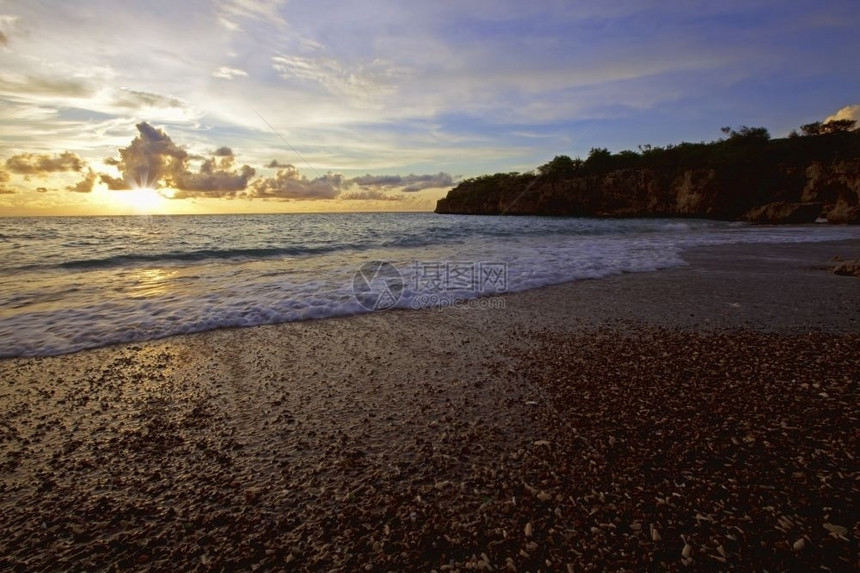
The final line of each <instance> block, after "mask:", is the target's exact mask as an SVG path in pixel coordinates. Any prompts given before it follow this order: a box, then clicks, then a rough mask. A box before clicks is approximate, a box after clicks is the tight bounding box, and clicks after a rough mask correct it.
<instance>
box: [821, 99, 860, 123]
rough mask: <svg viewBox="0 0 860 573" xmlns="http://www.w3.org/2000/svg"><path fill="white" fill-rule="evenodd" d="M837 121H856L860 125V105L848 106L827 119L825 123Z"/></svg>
mask: <svg viewBox="0 0 860 573" xmlns="http://www.w3.org/2000/svg"><path fill="white" fill-rule="evenodd" d="M837 119H853V120H854V121H856V122H858V123H860V104H857V103H855V104H854V105H846V106H845V107H843V108H842V109H840V110H839V111H837V112H836V113H834V114H833V115H831V116H830V117H828V118H827V119H825V120H824V123H827V122H828V121H833V120H837Z"/></svg>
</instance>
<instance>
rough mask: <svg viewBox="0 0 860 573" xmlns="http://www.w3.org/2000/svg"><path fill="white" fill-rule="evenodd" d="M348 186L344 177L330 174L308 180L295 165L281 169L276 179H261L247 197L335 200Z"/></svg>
mask: <svg viewBox="0 0 860 573" xmlns="http://www.w3.org/2000/svg"><path fill="white" fill-rule="evenodd" d="M345 185H346V181H345V179H344V177H343V175H341V174H339V173H328V174H326V175H323V176H322V177H317V178H314V179H308V178H307V177H305V176H304V175H300V174H299V171H298V169H296V167H295V166H294V165H287V166H286V167H285V168H284V169H280V170H279V171H278V172H277V173H276V174H275V175H274V177H266V178H261V179H258V180H256V181H254V182H253V183H252V184H251V187H250V188H249V190H248V191H247V192H246V193H245V195H244V196H245V197H247V198H251V199H255V198H259V199H276V200H285V201H286V200H290V199H295V200H318V199H335V198H337V196H338V195H339V194H340V191H341V189H342V188H343V187H344V186H345Z"/></svg>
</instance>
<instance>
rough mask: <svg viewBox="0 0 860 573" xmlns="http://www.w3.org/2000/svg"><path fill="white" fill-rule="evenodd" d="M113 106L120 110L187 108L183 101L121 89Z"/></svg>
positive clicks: (114, 97)
mask: <svg viewBox="0 0 860 573" xmlns="http://www.w3.org/2000/svg"><path fill="white" fill-rule="evenodd" d="M112 103H113V105H114V106H116V107H119V108H127V109H140V108H147V107H156V108H185V107H187V105H186V104H185V102H184V101H182V100H181V99H178V98H175V97H171V96H164V95H161V94H156V93H151V92H142V91H137V90H129V89H125V88H123V89H120V90H118V91H117V92H116V93H115V94H114V96H113V102H112Z"/></svg>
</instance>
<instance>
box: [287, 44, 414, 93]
mask: <svg viewBox="0 0 860 573" xmlns="http://www.w3.org/2000/svg"><path fill="white" fill-rule="evenodd" d="M272 69H274V70H275V71H276V72H277V73H278V75H279V76H280V77H281V78H282V79H285V80H299V81H303V82H312V83H317V84H320V85H321V86H323V87H324V88H325V89H326V90H327V91H328V92H329V93H332V94H335V95H338V96H346V97H350V98H358V99H359V100H366V99H367V98H369V97H371V96H376V95H380V94H385V93H390V92H392V91H393V90H394V86H395V84H396V82H397V80H398V79H400V78H401V76H403V75H404V72H403V71H402V70H400V69H398V68H396V67H395V66H393V65H391V64H390V63H388V62H386V61H384V60H382V59H378V58H377V59H374V60H372V61H370V62H369V63H365V64H359V65H347V64H345V63H342V62H340V61H338V60H336V59H334V58H329V57H324V56H321V57H315V58H308V57H304V56H296V55H289V56H273V57H272Z"/></svg>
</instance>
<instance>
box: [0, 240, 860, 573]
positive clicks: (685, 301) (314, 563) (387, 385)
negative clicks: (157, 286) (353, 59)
mask: <svg viewBox="0 0 860 573" xmlns="http://www.w3.org/2000/svg"><path fill="white" fill-rule="evenodd" d="M682 257H683V259H684V260H685V261H686V263H687V266H684V267H678V268H672V269H667V270H662V271H657V272H649V273H635V274H620V275H616V276H610V277H606V278H601V279H599V280H583V281H575V282H568V283H564V284H560V285H555V286H548V287H543V288H540V289H534V290H529V291H524V292H518V293H507V294H504V295H503V296H501V297H498V298H497V299H484V302H483V303H478V302H475V303H473V304H472V305H462V306H459V307H454V308H446V309H423V310H417V311H407V310H390V311H383V312H375V313H371V314H364V315H359V316H353V317H345V318H332V319H327V320H319V321H306V322H292V323H286V324H279V325H264V326H255V327H249V328H236V329H222V330H214V331H209V332H202V333H197V334H190V335H183V336H174V337H170V338H165V339H162V340H156V341H148V342H140V343H134V344H130V345H119V346H109V347H105V348H96V349H92V350H85V351H81V352H77V353H74V354H67V355H62V356H54V357H39V358H12V359H5V360H2V361H0V404H2V418H0V436H2V441H0V464H2V466H0V467H1V468H2V469H0V500H2V514H0V515H2V517H0V530H2V532H3V535H2V539H0V565H2V566H3V567H4V568H6V569H8V570H22V571H39V570H54V569H66V570H113V569H114V568H116V569H119V570H129V569H132V570H153V571H156V570H223V569H235V568H239V569H255V568H261V569H288V570H321V571H329V570H334V571H355V570H367V571H390V570H396V571H402V570H425V571H429V570H437V571H449V570H470V569H471V570H488V571H489V570H494V571H498V570H503V571H504V570H510V571H581V570H605V569H614V570H620V569H624V570H639V569H645V568H651V569H668V570H685V569H689V570H701V569H714V570H725V569H729V568H741V569H764V568H767V569H770V570H810V569H818V568H819V567H826V568H829V569H830V570H850V569H852V568H853V567H858V566H860V562H858V540H860V522H857V521H856V515H858V513H860V511H858V499H860V496H858V492H860V464H858V461H857V460H856V453H857V451H858V449H860V448H858V420H857V416H858V412H857V403H858V381H860V278H855V277H846V276H837V275H835V274H833V273H832V272H831V270H830V268H829V267H830V266H832V265H833V264H834V263H833V262H832V259H833V258H834V257H840V258H841V259H860V241H856V240H854V241H842V242H830V243H816V244H779V245H768V244H747V245H723V246H712V247H702V248H695V249H690V250H687V251H685V252H683V253H682ZM491 300H497V301H498V300H501V301H502V302H503V304H495V305H491V304H490V303H489V301H491ZM491 306H495V307H494V308H490V307H491Z"/></svg>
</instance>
